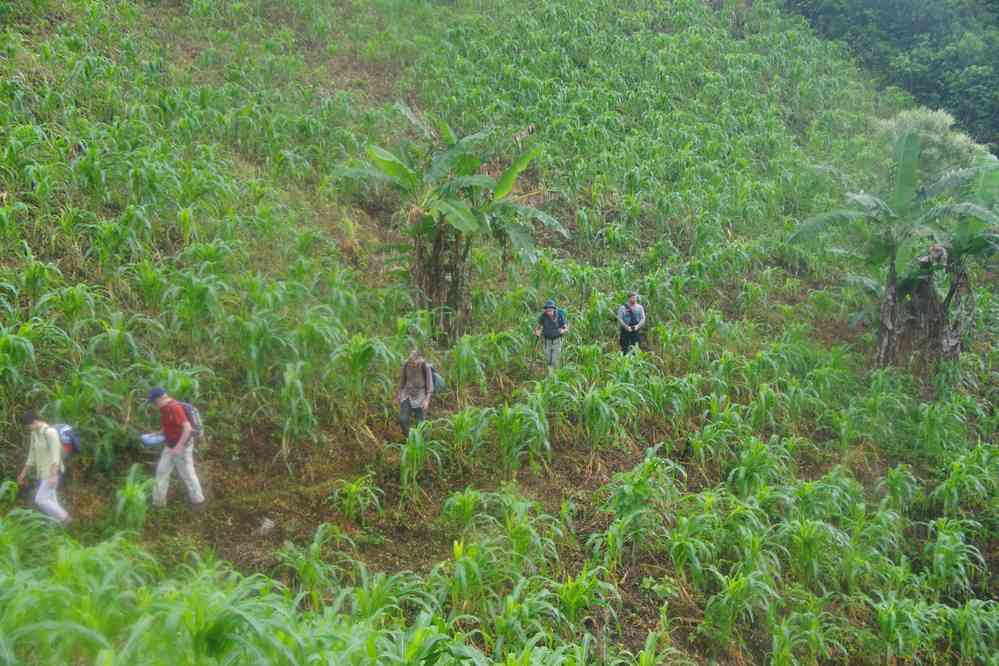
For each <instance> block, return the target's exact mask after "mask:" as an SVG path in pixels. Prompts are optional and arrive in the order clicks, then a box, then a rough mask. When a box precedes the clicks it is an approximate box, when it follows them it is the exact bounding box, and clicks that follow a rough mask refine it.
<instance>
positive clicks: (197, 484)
mask: <svg viewBox="0 0 999 666" xmlns="http://www.w3.org/2000/svg"><path fill="white" fill-rule="evenodd" d="M177 457H178V458H180V460H179V461H178V464H177V473H178V474H180V478H181V479H183V480H184V485H186V486H187V496H188V498H189V499H190V500H191V504H201V503H202V502H204V501H205V496H204V494H202V492H201V481H200V480H199V479H198V474H197V472H195V471H194V446H193V445H191V444H188V445H187V448H186V449H184V453H183V455H180V456H177Z"/></svg>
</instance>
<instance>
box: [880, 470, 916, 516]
mask: <svg viewBox="0 0 999 666" xmlns="http://www.w3.org/2000/svg"><path fill="white" fill-rule="evenodd" d="M878 487H879V488H880V489H882V491H883V492H884V493H885V497H884V499H883V500H882V502H883V504H884V505H885V506H887V507H888V508H890V509H893V510H895V511H905V510H906V509H908V508H909V507H910V506H911V505H912V503H913V501H914V500H915V499H916V498H918V497H919V494H920V491H921V489H920V484H919V480H918V479H916V477H915V476H914V475H913V473H912V467H910V466H909V465H906V464H905V463H902V464H899V465H896V466H895V467H893V468H891V469H890V470H888V471H887V472H886V473H885V475H884V477H883V478H882V479H881V480H880V481H878Z"/></svg>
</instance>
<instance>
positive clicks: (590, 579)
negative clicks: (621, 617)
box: [553, 562, 619, 626]
mask: <svg viewBox="0 0 999 666" xmlns="http://www.w3.org/2000/svg"><path fill="white" fill-rule="evenodd" d="M605 573H606V572H605V571H604V569H603V567H600V566H595V567H591V566H590V563H589V562H584V563H583V568H582V569H580V571H579V573H578V574H576V575H575V576H572V575H569V574H566V576H565V578H563V579H562V581H561V582H558V583H555V584H554V585H553V591H554V592H555V596H556V597H557V598H558V602H559V610H560V611H561V613H562V615H563V616H564V617H565V619H566V621H567V622H568V623H569V625H570V626H576V625H578V624H579V623H580V622H582V621H583V620H584V619H585V618H587V617H591V614H592V613H593V612H595V611H596V609H598V608H600V609H602V610H603V611H604V612H608V613H610V614H611V615H612V616H614V617H616V612H615V611H614V608H613V605H612V604H613V603H614V602H615V601H616V600H618V599H619V595H618V592H617V589H616V588H615V587H614V586H613V585H611V584H610V583H608V582H607V581H605V580H602V578H601V577H602V576H603V575H604V574H605Z"/></svg>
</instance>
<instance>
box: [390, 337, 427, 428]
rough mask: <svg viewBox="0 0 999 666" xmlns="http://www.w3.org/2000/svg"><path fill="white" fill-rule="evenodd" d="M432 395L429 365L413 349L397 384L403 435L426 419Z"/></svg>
mask: <svg viewBox="0 0 999 666" xmlns="http://www.w3.org/2000/svg"><path fill="white" fill-rule="evenodd" d="M433 394H434V377H433V373H432V372H431V370H430V364H429V363H427V362H426V360H425V359H424V358H423V355H422V354H420V352H419V351H418V350H416V349H414V350H413V351H412V352H411V353H410V355H409V358H407V359H406V363H405V364H404V365H403V366H402V379H401V381H400V384H399V393H398V394H397V395H396V399H397V400H398V401H399V425H400V426H401V427H402V433H403V435H409V428H410V425H411V424H413V423H419V422H420V421H422V420H423V419H425V418H426V417H427V410H428V408H429V407H430V397H431V396H432V395H433Z"/></svg>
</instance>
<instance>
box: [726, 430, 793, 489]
mask: <svg viewBox="0 0 999 666" xmlns="http://www.w3.org/2000/svg"><path fill="white" fill-rule="evenodd" d="M789 457H790V456H789V455H788V452H787V449H786V448H784V446H783V445H782V444H781V442H780V441H779V440H778V439H777V437H773V438H772V439H771V441H770V444H769V445H768V444H765V443H764V442H763V441H762V440H759V439H756V438H755V437H753V438H752V439H750V441H749V442H748V444H747V445H746V447H745V448H744V449H743V450H742V452H741V453H740V454H739V461H738V462H737V463H736V465H735V467H733V468H732V471H731V472H729V475H728V483H729V485H730V486H731V487H732V489H733V490H734V491H735V493H736V494H737V495H739V496H740V497H746V496H747V495H750V494H752V493H753V492H754V491H755V490H756V488H758V487H759V486H760V485H762V484H764V483H767V482H770V481H774V480H776V479H779V478H781V477H782V476H783V475H784V474H785V473H786V470H787V459H788V458H789Z"/></svg>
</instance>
